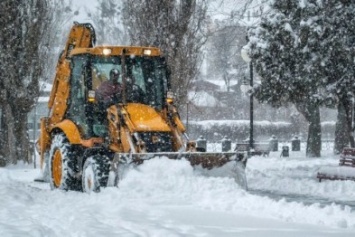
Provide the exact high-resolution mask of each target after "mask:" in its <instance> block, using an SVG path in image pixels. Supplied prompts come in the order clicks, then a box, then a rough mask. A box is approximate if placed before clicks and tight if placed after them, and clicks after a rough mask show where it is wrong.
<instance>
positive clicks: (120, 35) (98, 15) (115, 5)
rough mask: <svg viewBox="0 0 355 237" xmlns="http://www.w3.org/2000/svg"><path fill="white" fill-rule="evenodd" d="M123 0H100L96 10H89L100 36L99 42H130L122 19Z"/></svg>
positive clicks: (116, 43)
mask: <svg viewBox="0 0 355 237" xmlns="http://www.w3.org/2000/svg"><path fill="white" fill-rule="evenodd" d="M121 2H122V1H121V0H98V6H97V7H96V9H95V11H90V12H88V16H89V17H90V18H91V19H92V21H93V23H94V27H95V32H96V35H98V36H100V37H98V44H105V45H108V44H110V45H119V44H121V45H124V44H127V42H128V36H127V33H126V29H125V27H124V25H123V24H122V21H121V17H122V16H121V5H122V3H121Z"/></svg>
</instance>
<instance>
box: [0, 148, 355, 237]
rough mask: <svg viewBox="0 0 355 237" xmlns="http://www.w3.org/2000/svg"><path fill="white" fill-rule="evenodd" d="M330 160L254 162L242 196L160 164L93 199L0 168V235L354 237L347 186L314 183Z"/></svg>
mask: <svg viewBox="0 0 355 237" xmlns="http://www.w3.org/2000/svg"><path fill="white" fill-rule="evenodd" d="M337 159H338V158H337V157H334V156H332V155H325V156H324V157H323V158H319V159H318V158H317V159H307V158H305V157H304V154H303V153H301V152H291V153H290V157H289V158H280V152H273V153H271V154H270V156H269V157H253V158H251V159H250V160H249V161H248V166H247V169H246V172H247V177H248V182H249V190H248V191H245V190H242V189H241V188H239V187H238V185H237V184H236V183H235V182H234V181H233V180H232V179H230V178H216V177H205V176H200V175H198V174H196V173H195V172H194V171H193V168H192V167H191V166H190V165H189V163H188V162H185V161H175V160H168V159H165V158H161V159H153V160H150V161H148V162H146V163H145V164H144V165H141V166H139V168H138V169H137V170H131V171H130V172H128V173H127V176H126V177H125V179H124V180H122V181H121V183H120V187H119V188H106V189H104V190H103V191H102V192H101V193H98V194H97V193H92V194H86V193H80V192H64V191H58V190H55V191H51V190H50V189H49V185H48V184H46V183H35V182H33V179H34V178H35V177H36V176H37V175H38V172H39V170H38V169H33V167H32V166H28V165H18V166H12V167H8V168H1V169H0V205H1V208H0V236H36V237H37V236H80V237H84V236H85V237H86V236H127V237H128V236H132V237H134V236H162V237H166V236H222V237H223V236H233V237H234V236H322V237H323V236H342V237H343V236H354V235H355V183H354V182H351V181H323V182H321V183H319V182H318V180H317V179H316V178H315V175H316V172H317V170H318V169H319V168H320V167H325V166H329V165H330V166H336V165H337V163H338V160H337ZM354 175H355V169H354Z"/></svg>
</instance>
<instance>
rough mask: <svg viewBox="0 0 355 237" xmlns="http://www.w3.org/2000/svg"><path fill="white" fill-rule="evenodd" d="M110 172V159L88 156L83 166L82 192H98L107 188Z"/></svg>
mask: <svg viewBox="0 0 355 237" xmlns="http://www.w3.org/2000/svg"><path fill="white" fill-rule="evenodd" d="M109 171H110V159H109V158H108V157H107V156H100V155H93V156H89V157H88V158H87V159H86V161H85V163H84V166H83V174H82V182H81V183H82V189H83V192H86V193H91V192H96V193H98V192H100V189H101V188H104V187H107V182H108V177H109Z"/></svg>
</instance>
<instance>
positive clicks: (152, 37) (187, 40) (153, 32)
mask: <svg viewBox="0 0 355 237" xmlns="http://www.w3.org/2000/svg"><path fill="white" fill-rule="evenodd" d="M206 10H207V2H206V0H190V1H179V0H161V1H148V0H137V1H129V0H125V1H124V3H123V21H124V22H125V25H126V26H127V27H128V32H129V36H130V40H131V43H132V44H135V45H150V46H156V47H160V48H161V49H162V52H163V53H164V54H165V56H166V58H167V62H168V64H169V65H170V68H171V78H172V87H173V90H174V92H175V94H176V97H177V104H178V105H179V104H180V105H181V104H184V103H185V102H186V97H187V88H189V86H190V82H191V80H192V79H194V78H196V76H197V74H198V71H199V63H200V59H201V54H200V50H201V47H202V46H203V44H204V43H205V41H206V30H207V29H206V26H205V25H206Z"/></svg>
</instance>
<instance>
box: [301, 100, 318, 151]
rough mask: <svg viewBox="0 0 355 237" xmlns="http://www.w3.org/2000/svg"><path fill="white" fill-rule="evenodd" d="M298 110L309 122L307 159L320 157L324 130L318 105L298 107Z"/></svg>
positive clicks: (310, 103)
mask: <svg viewBox="0 0 355 237" xmlns="http://www.w3.org/2000/svg"><path fill="white" fill-rule="evenodd" d="M296 108H297V110H298V111H299V112H300V113H301V114H302V115H303V116H304V117H305V119H306V120H307V121H308V137H307V149H306V156H307V157H320V156H321V148H322V129H321V125H320V112H319V105H318V104H317V103H312V102H308V104H302V105H296Z"/></svg>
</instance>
